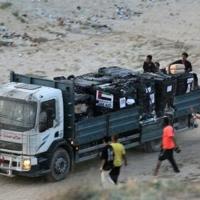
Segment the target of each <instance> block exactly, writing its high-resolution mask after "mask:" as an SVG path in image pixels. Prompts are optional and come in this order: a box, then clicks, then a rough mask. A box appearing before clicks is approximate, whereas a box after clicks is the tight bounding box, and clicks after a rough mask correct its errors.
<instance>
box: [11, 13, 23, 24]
mask: <svg viewBox="0 0 200 200" xmlns="http://www.w3.org/2000/svg"><path fill="white" fill-rule="evenodd" d="M12 14H13V16H15V17H16V18H17V19H18V20H19V21H20V22H22V23H26V20H25V19H24V18H23V16H21V15H20V14H19V12H18V11H14V12H13V13H12Z"/></svg>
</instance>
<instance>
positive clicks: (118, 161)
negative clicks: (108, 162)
mask: <svg viewBox="0 0 200 200" xmlns="http://www.w3.org/2000/svg"><path fill="white" fill-rule="evenodd" d="M111 146H112V148H113V151H114V167H113V169H112V170H111V172H110V176H111V178H112V180H113V181H114V183H115V184H117V183H118V177H119V174H120V169H121V166H122V164H123V161H124V164H125V166H127V159H126V152H125V148H124V146H123V145H122V144H121V143H119V142H118V138H117V136H116V135H113V136H112V143H111Z"/></svg>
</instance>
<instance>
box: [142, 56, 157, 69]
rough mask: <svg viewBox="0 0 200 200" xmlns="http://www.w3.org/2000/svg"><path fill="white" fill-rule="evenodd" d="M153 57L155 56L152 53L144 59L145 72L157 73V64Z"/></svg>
mask: <svg viewBox="0 0 200 200" xmlns="http://www.w3.org/2000/svg"><path fill="white" fill-rule="evenodd" d="M152 58H153V57H152V55H148V56H147V57H146V60H145V61H144V64H143V70H144V72H151V73H155V72H156V66H155V64H154V63H153V62H152Z"/></svg>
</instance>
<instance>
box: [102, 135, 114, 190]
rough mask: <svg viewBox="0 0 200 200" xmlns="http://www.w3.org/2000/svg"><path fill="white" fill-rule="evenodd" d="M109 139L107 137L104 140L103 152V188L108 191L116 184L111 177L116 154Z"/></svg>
mask: <svg viewBox="0 0 200 200" xmlns="http://www.w3.org/2000/svg"><path fill="white" fill-rule="evenodd" d="M109 141H110V140H109V137H105V138H104V139H103V143H104V147H103V149H102V152H101V156H100V158H101V166H100V171H101V183H102V186H103V188H105V189H107V188H108V187H109V186H110V185H111V184H112V185H113V184H114V182H113V181H112V179H111V177H110V174H109V173H110V171H111V170H112V168H113V161H114V153H113V148H112V146H111V145H110V144H109Z"/></svg>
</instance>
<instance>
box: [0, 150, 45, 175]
mask: <svg viewBox="0 0 200 200" xmlns="http://www.w3.org/2000/svg"><path fill="white" fill-rule="evenodd" d="M43 160H44V159H43ZM38 161H39V159H38V158H37V157H34V156H22V155H14V154H6V153H1V152H0V174H2V175H5V176H10V177H12V176H15V175H22V176H30V177H36V176H41V175H43V174H44V172H46V173H48V170H41V169H40V165H39V164H41V163H39V162H38Z"/></svg>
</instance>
